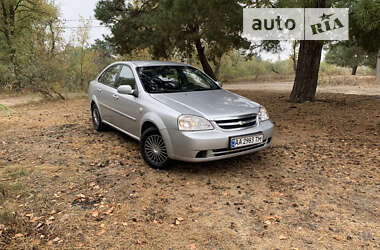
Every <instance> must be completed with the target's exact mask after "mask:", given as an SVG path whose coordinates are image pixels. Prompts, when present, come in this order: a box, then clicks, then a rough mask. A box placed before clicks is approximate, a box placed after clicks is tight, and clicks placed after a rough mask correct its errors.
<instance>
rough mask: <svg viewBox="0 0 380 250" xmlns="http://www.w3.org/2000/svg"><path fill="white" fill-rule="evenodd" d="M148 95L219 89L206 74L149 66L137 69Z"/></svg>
mask: <svg viewBox="0 0 380 250" xmlns="http://www.w3.org/2000/svg"><path fill="white" fill-rule="evenodd" d="M137 73H138V75H139V77H140V80H141V82H142V84H143V87H144V89H145V91H147V92H148V93H172V92H191V91H205V90H214V89H220V87H219V86H218V85H217V84H215V82H214V81H213V80H211V79H210V77H208V76H207V75H206V74H204V73H202V72H201V71H200V70H197V69H195V68H193V67H187V66H149V67H139V68H137Z"/></svg>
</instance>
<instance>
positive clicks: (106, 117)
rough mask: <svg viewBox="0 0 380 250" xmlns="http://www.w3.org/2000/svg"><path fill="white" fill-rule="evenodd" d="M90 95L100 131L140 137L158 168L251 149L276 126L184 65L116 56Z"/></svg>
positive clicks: (259, 109)
mask: <svg viewBox="0 0 380 250" xmlns="http://www.w3.org/2000/svg"><path fill="white" fill-rule="evenodd" d="M88 94H89V101H90V104H91V112H92V119H93V124H94V127H95V129H96V130H98V131H101V130H103V129H104V126H105V125H109V126H111V127H113V128H115V129H117V130H120V131H121V132H123V133H125V134H127V135H129V136H131V137H133V138H135V139H137V140H139V141H140V150H141V154H142V156H143V158H144V160H145V161H146V162H147V163H148V164H149V165H150V166H151V167H153V168H163V167H165V166H167V165H168V164H169V162H170V160H181V161H188V162H204V161H212V160H219V159H224V158H229V157H234V156H238V155H243V154H248V153H252V152H255V151H258V150H262V149H265V148H267V147H269V146H270V145H271V142H272V134H273V130H274V125H273V123H272V122H271V121H270V120H269V115H268V113H267V111H266V110H265V108H264V107H263V106H261V105H259V104H257V103H255V102H253V101H251V100H249V99H247V98H244V97H242V96H239V95H237V94H234V93H231V92H229V91H226V90H224V89H222V84H221V83H219V82H215V81H213V80H212V79H211V78H210V77H209V76H207V75H206V74H205V73H203V72H202V71H200V70H198V69H196V68H194V67H192V66H189V65H186V64H182V63H172V62H157V61H133V62H116V63H113V64H111V65H109V66H108V67H107V68H106V69H104V71H103V72H101V73H100V74H99V76H98V77H97V78H96V80H94V81H92V82H91V83H90V87H89V92H88Z"/></svg>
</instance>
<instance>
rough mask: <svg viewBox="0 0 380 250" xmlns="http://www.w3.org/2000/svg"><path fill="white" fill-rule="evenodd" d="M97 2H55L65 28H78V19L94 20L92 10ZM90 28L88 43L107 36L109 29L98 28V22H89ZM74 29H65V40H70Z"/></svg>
mask: <svg viewBox="0 0 380 250" xmlns="http://www.w3.org/2000/svg"><path fill="white" fill-rule="evenodd" d="M97 2H98V0H55V3H56V4H57V5H58V7H59V9H60V13H61V18H62V19H65V20H70V21H66V22H65V23H64V26H65V27H78V26H79V25H80V22H79V21H78V19H81V18H84V19H95V17H94V15H95V13H94V9H95V7H96V3H97ZM91 24H92V26H93V27H92V28H91V33H90V42H93V41H95V40H96V39H102V38H103V35H106V34H109V33H110V32H109V29H107V28H105V27H94V26H99V25H100V23H99V21H95V20H94V21H91ZM75 30H76V29H75V28H70V29H66V33H65V38H66V39H70V38H71V37H72V36H73V35H74V34H75Z"/></svg>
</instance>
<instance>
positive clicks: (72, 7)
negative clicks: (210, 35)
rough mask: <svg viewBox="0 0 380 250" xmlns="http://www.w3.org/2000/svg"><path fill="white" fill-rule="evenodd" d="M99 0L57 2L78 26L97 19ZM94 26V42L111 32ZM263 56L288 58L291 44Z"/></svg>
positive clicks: (64, 15)
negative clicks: (85, 20) (277, 52)
mask: <svg viewBox="0 0 380 250" xmlns="http://www.w3.org/2000/svg"><path fill="white" fill-rule="evenodd" d="M97 2H98V0H55V3H56V4H57V5H58V7H59V9H60V14H61V18H62V19H65V20H69V21H66V22H65V24H64V26H65V27H78V26H80V22H79V19H81V18H85V19H95V17H94V15H95V13H94V9H95V7H96V3H97ZM91 22H92V28H91V32H90V42H91V43H92V42H94V41H95V40H96V39H102V38H103V35H107V34H110V31H109V29H107V28H105V27H96V26H99V25H100V23H99V21H95V20H93V21H91ZM75 31H76V29H75V28H67V29H66V33H65V38H66V39H67V40H70V39H71V38H72V37H73V36H74V35H75ZM260 56H261V58H263V59H264V60H272V61H277V60H278V58H279V56H280V59H281V60H284V59H288V58H289V56H290V46H289V47H288V49H285V50H284V51H283V52H281V53H280V54H272V53H261V54H260Z"/></svg>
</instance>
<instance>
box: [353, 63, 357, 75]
mask: <svg viewBox="0 0 380 250" xmlns="http://www.w3.org/2000/svg"><path fill="white" fill-rule="evenodd" d="M357 71H358V65H355V66H353V67H352V75H353V76H355V75H356V72H357Z"/></svg>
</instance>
